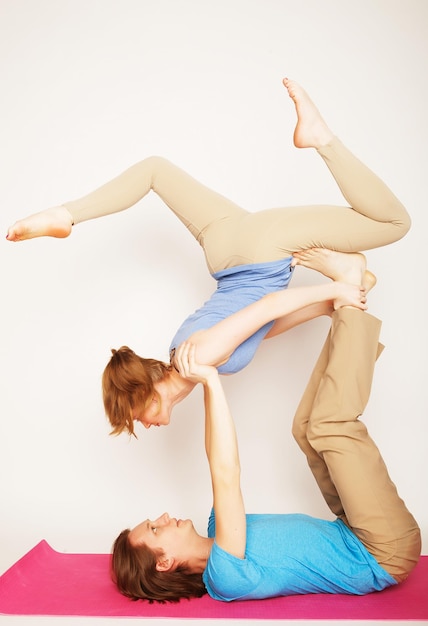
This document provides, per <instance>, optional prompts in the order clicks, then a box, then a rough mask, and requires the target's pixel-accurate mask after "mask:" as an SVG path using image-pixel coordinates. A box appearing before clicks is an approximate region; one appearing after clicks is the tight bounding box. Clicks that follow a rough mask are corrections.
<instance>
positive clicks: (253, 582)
mask: <svg viewBox="0 0 428 626" xmlns="http://www.w3.org/2000/svg"><path fill="white" fill-rule="evenodd" d="M203 581H204V584H205V586H206V588H207V591H208V593H209V595H210V596H211V597H212V598H214V599H215V600H223V601H224V602H231V601H232V600H239V599H240V598H242V597H244V596H248V594H250V593H251V592H252V591H253V589H255V588H256V587H257V586H258V584H259V581H260V570H259V569H258V568H256V567H255V566H254V564H253V563H252V562H251V561H250V560H249V559H247V558H244V559H239V558H238V557H236V556H233V555H232V554H229V553H228V552H225V551H224V550H222V548H220V547H219V546H218V545H217V544H216V542H215V541H214V544H213V547H212V549H211V554H210V557H209V559H208V563H207V567H206V569H205V571H204V573H203Z"/></svg>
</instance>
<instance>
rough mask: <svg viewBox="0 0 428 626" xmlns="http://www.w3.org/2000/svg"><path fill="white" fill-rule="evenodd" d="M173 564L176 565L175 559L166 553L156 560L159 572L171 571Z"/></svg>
mask: <svg viewBox="0 0 428 626" xmlns="http://www.w3.org/2000/svg"><path fill="white" fill-rule="evenodd" d="M173 565H174V559H173V558H172V557H169V556H167V555H166V554H164V555H163V556H162V557H160V558H159V560H158V561H157V562H156V569H157V571H158V572H169V571H171V570H172V566H173Z"/></svg>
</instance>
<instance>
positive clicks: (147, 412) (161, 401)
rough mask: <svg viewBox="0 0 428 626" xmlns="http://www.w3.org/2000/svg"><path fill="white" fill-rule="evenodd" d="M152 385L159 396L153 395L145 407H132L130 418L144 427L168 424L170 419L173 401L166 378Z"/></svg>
mask: <svg viewBox="0 0 428 626" xmlns="http://www.w3.org/2000/svg"><path fill="white" fill-rule="evenodd" d="M154 387H155V389H156V391H157V392H158V394H159V398H158V397H156V396H153V398H152V400H151V402H150V404H148V406H147V407H146V408H145V409H142V410H139V409H138V408H137V409H134V412H133V416H132V419H133V420H135V421H137V422H141V424H142V425H143V426H144V428H150V427H151V426H168V424H169V422H170V420H171V412H172V408H173V406H174V403H173V402H172V401H171V398H170V393H169V385H168V379H165V380H161V381H160V382H158V383H156V384H155V386H154Z"/></svg>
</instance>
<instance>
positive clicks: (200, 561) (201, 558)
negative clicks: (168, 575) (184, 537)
mask: <svg viewBox="0 0 428 626" xmlns="http://www.w3.org/2000/svg"><path fill="white" fill-rule="evenodd" d="M213 543H214V539H211V538H209V537H201V536H200V535H198V541H197V544H196V545H195V550H194V553H193V556H192V557H191V558H190V559H188V565H189V566H190V568H191V570H192V572H193V573H194V574H202V572H203V571H204V570H205V568H206V566H207V563H208V558H209V556H210V552H211V547H212V545H213Z"/></svg>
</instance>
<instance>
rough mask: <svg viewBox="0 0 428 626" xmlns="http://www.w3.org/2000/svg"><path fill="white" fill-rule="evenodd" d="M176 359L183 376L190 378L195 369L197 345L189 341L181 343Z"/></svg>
mask: <svg viewBox="0 0 428 626" xmlns="http://www.w3.org/2000/svg"><path fill="white" fill-rule="evenodd" d="M175 361H176V364H177V367H178V370H179V372H180V374H181V375H182V376H184V377H185V378H188V377H189V376H191V374H192V373H193V371H194V369H195V346H194V344H192V343H190V342H189V341H184V342H183V343H182V344H180V345H179V346H178V348H177V350H176V353H175Z"/></svg>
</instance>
